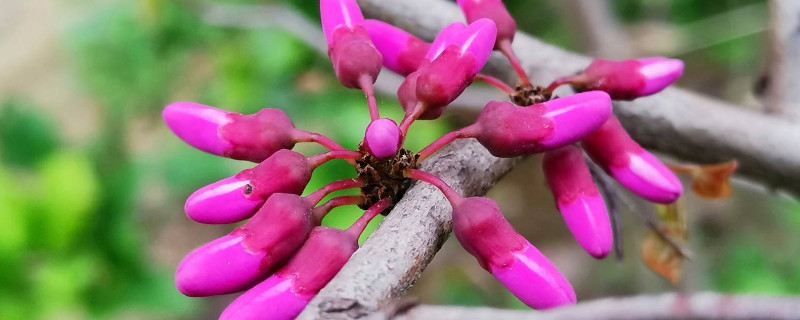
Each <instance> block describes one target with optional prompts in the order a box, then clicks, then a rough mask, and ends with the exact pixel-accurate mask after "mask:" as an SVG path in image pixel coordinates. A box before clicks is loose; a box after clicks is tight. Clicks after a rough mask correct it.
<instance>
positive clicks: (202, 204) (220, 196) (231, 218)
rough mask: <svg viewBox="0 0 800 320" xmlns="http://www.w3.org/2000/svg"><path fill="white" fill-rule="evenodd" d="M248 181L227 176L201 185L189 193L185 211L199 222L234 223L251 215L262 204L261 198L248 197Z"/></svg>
mask: <svg viewBox="0 0 800 320" xmlns="http://www.w3.org/2000/svg"><path fill="white" fill-rule="evenodd" d="M249 183H250V180H247V179H240V178H237V177H236V176H233V177H228V178H225V179H222V180H220V181H217V182H214V183H212V184H210V185H207V186H205V187H202V188H200V189H199V190H197V191H195V192H194V193H192V195H190V196H189V198H188V199H186V204H185V205H184V207H183V208H184V210H185V211H186V215H187V216H188V217H189V218H190V219H192V220H194V221H197V222H200V223H211V224H223V223H234V222H239V221H242V220H244V219H247V218H250V217H252V216H253V214H254V213H255V212H256V211H257V210H258V208H259V207H260V206H261V205H262V204H263V203H264V200H263V199H257V198H256V199H250V198H248V197H247V196H246V195H245V194H244V188H245V187H246V186H247V184H249Z"/></svg>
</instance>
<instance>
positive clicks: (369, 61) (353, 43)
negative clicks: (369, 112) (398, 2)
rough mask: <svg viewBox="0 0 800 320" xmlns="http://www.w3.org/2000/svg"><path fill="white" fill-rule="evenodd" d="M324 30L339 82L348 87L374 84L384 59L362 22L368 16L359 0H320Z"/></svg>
mask: <svg viewBox="0 0 800 320" xmlns="http://www.w3.org/2000/svg"><path fill="white" fill-rule="evenodd" d="M319 5H320V18H321V19H322V31H323V32H324V33H325V39H326V40H327V41H328V55H329V56H330V58H331V62H332V63H333V69H334V71H335V72H336V76H337V77H338V78H339V81H340V82H341V83H342V84H343V85H344V86H346V87H348V88H361V89H363V87H364V86H367V85H371V84H372V83H374V82H375V79H377V78H378V74H379V73H380V71H381V65H382V64H383V58H382V57H381V53H380V52H378V49H376V48H375V46H374V45H373V44H372V41H371V40H370V37H369V33H367V30H366V29H365V28H364V27H363V26H362V25H361V24H362V22H363V21H364V16H363V15H362V14H361V10H360V9H359V8H358V3H356V1H355V0H320V2H319Z"/></svg>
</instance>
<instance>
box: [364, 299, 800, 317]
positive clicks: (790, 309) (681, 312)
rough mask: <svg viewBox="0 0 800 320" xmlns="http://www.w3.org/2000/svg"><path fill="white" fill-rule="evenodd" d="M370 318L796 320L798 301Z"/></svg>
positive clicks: (637, 303)
mask: <svg viewBox="0 0 800 320" xmlns="http://www.w3.org/2000/svg"><path fill="white" fill-rule="evenodd" d="M367 319H369V320H384V319H385V320H388V319H391V320H451V319H453V320H456V319H458V320H461V319H471V320H483V319H487V320H489V319H491V320H556V319H570V320H581V319H586V320H589V319H591V320H605V319H609V320H611V319H614V320H627V319H631V320H634V319H636V320H650V319H684V320H722V319H728V320H733V319H770V320H782V319H786V320H788V319H800V298H796V297H769V296H754V295H751V296H748V295H736V296H730V295H721V294H717V293H696V294H692V295H688V296H684V295H679V294H675V293H668V294H659V295H642V296H636V297H629V298H605V299H600V300H594V301H589V302H582V303H579V304H577V305H575V306H571V307H563V308H558V309H554V310H547V311H524V310H502V309H492V308H473V307H456V306H428V305H421V306H416V307H413V308H411V309H409V310H407V311H406V312H405V313H402V314H398V315H396V316H391V315H390V316H387V315H386V314H376V315H374V316H372V317H369V318H367Z"/></svg>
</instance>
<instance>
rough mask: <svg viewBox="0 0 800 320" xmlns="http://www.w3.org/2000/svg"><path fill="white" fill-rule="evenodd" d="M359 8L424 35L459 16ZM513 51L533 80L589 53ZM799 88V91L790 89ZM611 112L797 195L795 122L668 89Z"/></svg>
mask: <svg viewBox="0 0 800 320" xmlns="http://www.w3.org/2000/svg"><path fill="white" fill-rule="evenodd" d="M359 3H360V4H361V5H362V9H363V10H364V12H365V13H366V14H367V15H369V16H371V17H373V18H377V19H381V20H385V21H388V22H390V23H394V24H396V25H398V26H400V27H402V28H404V29H406V30H409V31H410V32H412V33H415V34H418V35H420V36H421V37H424V38H428V39H430V38H432V37H433V36H435V34H436V32H437V31H438V30H440V29H441V28H442V27H444V26H445V25H446V24H447V23H449V22H452V21H457V20H463V17H462V16H461V13H460V12H459V10H458V8H457V7H456V6H455V5H454V4H452V3H449V2H446V1H440V0H439V1H437V0H405V1H379V0H361V1H360V2H359ZM514 49H515V50H516V51H517V52H518V54H519V55H520V59H521V60H522V63H523V65H524V66H525V68H526V69H528V70H527V71H528V72H529V74H531V75H532V76H533V78H534V79H533V80H534V82H538V83H540V84H544V83H549V82H550V81H552V80H553V79H555V78H557V77H560V76H564V75H568V74H572V73H575V72H577V71H579V70H581V69H583V68H585V67H586V66H588V65H589V62H590V58H588V57H585V56H581V55H578V54H575V53H572V52H567V51H565V50H562V49H559V48H556V47H554V46H552V45H548V44H546V43H543V42H541V41H539V40H537V39H534V38H532V37H530V36H528V35H525V34H517V36H516V38H515V40H514ZM486 71H487V73H490V74H492V75H495V76H497V77H500V78H503V79H507V80H511V79H513V77H514V73H513V71H512V70H511V68H510V66H509V65H508V63H507V62H506V61H504V60H503V59H501V58H500V57H499V56H495V57H493V59H492V60H491V61H490V63H489V65H488V67H487V68H486ZM795 91H798V90H795ZM615 113H616V114H617V116H618V117H619V118H620V120H621V121H622V124H623V125H624V126H625V127H626V128H627V129H628V130H629V132H630V133H631V135H632V136H633V138H634V139H636V141H638V142H639V143H640V144H642V145H643V146H645V147H648V148H652V149H655V150H657V151H661V152H664V153H667V154H670V155H672V156H675V157H678V158H681V159H684V160H687V161H693V162H699V163H715V162H723V161H727V160H731V159H737V160H738V161H739V164H740V165H741V166H740V169H739V173H741V174H742V175H744V176H747V177H748V178H750V179H752V180H755V181H759V182H761V183H763V184H765V185H767V186H769V187H772V188H779V189H784V190H787V191H789V192H791V193H792V194H794V195H799V194H800V148H797V147H796V144H797V142H798V141H800V126H798V124H797V123H795V122H792V121H788V120H786V119H777V118H775V117H770V116H766V115H763V114H760V113H758V112H755V111H753V110H746V109H743V108H741V107H738V106H735V105H731V104H729V103H726V102H722V101H718V100H714V99H710V98H708V97H704V96H701V95H698V94H695V93H691V92H688V91H685V90H681V89H676V88H668V89H667V90H665V91H663V92H661V93H659V94H657V95H655V96H652V97H647V98H642V99H638V100H636V101H633V102H618V103H615Z"/></svg>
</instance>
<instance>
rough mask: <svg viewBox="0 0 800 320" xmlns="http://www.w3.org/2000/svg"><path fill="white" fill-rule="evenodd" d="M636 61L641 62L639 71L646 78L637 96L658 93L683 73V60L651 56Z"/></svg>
mask: <svg viewBox="0 0 800 320" xmlns="http://www.w3.org/2000/svg"><path fill="white" fill-rule="evenodd" d="M636 61H638V62H639V63H640V64H641V67H640V68H639V73H641V74H642V75H643V76H644V78H645V79H646V81H645V86H644V88H643V89H641V91H639V96H649V95H651V94H654V93H658V92H659V91H661V90H664V88H666V87H667V86H669V85H670V84H672V83H673V82H675V81H676V80H678V78H680V77H681V75H683V61H681V60H679V59H668V58H662V57H653V58H643V59H637V60H636Z"/></svg>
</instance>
